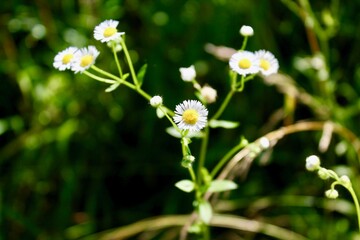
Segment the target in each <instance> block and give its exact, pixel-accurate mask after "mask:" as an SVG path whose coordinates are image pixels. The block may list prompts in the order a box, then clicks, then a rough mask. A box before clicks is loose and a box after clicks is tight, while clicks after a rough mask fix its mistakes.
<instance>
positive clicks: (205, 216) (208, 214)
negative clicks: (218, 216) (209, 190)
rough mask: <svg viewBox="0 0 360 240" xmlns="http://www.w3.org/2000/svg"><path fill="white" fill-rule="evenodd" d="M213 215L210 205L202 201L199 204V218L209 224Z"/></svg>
mask: <svg viewBox="0 0 360 240" xmlns="http://www.w3.org/2000/svg"><path fill="white" fill-rule="evenodd" d="M212 216H213V211H212V207H211V205H210V203H209V202H206V201H203V202H200V204H199V217H200V219H201V220H202V221H203V222H204V223H206V224H209V223H210V220H211V218H212Z"/></svg>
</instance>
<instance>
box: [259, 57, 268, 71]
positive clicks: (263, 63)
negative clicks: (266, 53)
mask: <svg viewBox="0 0 360 240" xmlns="http://www.w3.org/2000/svg"><path fill="white" fill-rule="evenodd" d="M260 67H261V68H262V69H264V70H265V71H266V70H268V69H269V68H270V63H269V61H267V60H265V59H261V60H260Z"/></svg>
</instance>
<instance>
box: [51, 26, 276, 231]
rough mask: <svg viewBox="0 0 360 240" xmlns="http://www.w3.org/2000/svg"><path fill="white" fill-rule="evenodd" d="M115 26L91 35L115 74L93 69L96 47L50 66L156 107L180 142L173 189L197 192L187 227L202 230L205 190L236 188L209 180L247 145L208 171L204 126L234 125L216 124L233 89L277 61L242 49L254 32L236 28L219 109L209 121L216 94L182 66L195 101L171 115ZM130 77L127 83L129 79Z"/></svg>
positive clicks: (207, 214) (208, 211)
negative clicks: (195, 140) (238, 43)
mask: <svg viewBox="0 0 360 240" xmlns="http://www.w3.org/2000/svg"><path fill="white" fill-rule="evenodd" d="M118 24H119V22H118V21H115V20H106V21H104V22H102V23H100V24H99V25H98V26H96V27H95V29H94V32H93V36H94V38H95V39H96V40H98V41H100V42H101V43H106V44H107V45H108V46H109V47H110V48H111V49H112V52H113V55H114V60H115V63H116V66H117V70H118V75H115V74H112V73H110V72H107V71H105V70H103V69H100V68H98V67H96V66H95V61H96V59H97V57H98V56H99V54H100V52H99V51H98V50H97V49H96V47H95V46H87V47H83V48H77V47H74V46H71V47H68V48H66V49H65V50H63V51H61V52H59V53H58V54H57V55H56V56H55V58H54V62H53V66H54V67H55V68H56V69H58V70H60V71H64V70H71V71H73V72H74V73H84V74H86V75H87V76H89V77H91V78H93V79H95V80H97V81H100V82H103V83H107V84H110V86H109V87H108V88H106V90H105V91H106V92H110V91H114V90H115V89H117V88H118V87H119V86H125V87H128V88H130V89H132V90H134V91H135V92H137V93H138V94H140V95H141V96H143V97H144V98H145V99H146V100H147V101H148V103H149V104H150V106H152V107H153V108H155V109H156V113H157V116H158V117H159V118H161V117H166V118H167V119H168V120H169V122H170V123H171V125H172V127H170V128H168V129H167V130H168V133H170V134H171V135H173V136H175V137H178V138H180V143H181V150H182V161H181V165H182V166H183V167H184V168H186V169H188V171H189V174H190V178H191V179H185V180H181V181H179V182H177V183H176V184H175V186H176V187H177V188H179V189H180V190H183V191H184V192H192V191H195V192H196V194H195V200H194V207H195V211H196V212H197V213H198V216H199V221H198V224H199V225H197V227H198V228H196V227H193V228H192V229H193V230H194V229H198V232H206V230H205V228H206V226H207V225H208V224H209V222H210V220H211V217H212V207H211V204H210V203H209V201H208V200H207V199H205V195H206V193H209V192H221V191H229V190H232V189H235V188H237V185H236V184H235V183H234V182H232V181H230V180H216V179H214V177H215V176H216V175H217V174H218V172H219V170H220V168H221V167H223V166H224V164H226V162H227V161H229V159H230V157H231V156H232V155H233V154H234V153H235V151H236V150H239V149H241V148H243V147H245V146H246V145H247V144H248V142H247V140H246V139H242V141H241V142H240V143H239V144H238V145H237V146H235V147H234V148H233V149H232V150H230V152H229V153H227V154H225V156H224V157H223V158H222V159H221V160H220V161H219V163H218V164H217V166H215V167H214V169H213V170H212V171H211V173H209V172H208V170H207V169H206V168H205V166H204V165H205V158H206V150H207V147H208V146H207V144H208V138H209V128H217V127H223V128H235V127H237V126H238V123H237V122H230V121H225V120H218V118H219V117H220V116H221V114H222V112H223V111H224V109H225V108H226V106H227V105H228V103H229V101H230V99H231V97H232V96H233V94H234V93H235V92H236V91H242V90H243V88H244V83H245V82H246V81H247V80H250V79H252V78H253V77H254V76H255V75H256V74H263V75H266V76H267V75H270V74H273V73H276V72H277V71H278V68H279V64H278V61H277V59H276V58H275V57H274V55H273V54H272V53H270V52H268V51H265V50H260V51H257V52H255V53H252V52H250V51H245V50H244V49H245V47H246V42H247V39H248V37H249V36H252V35H253V34H254V31H253V29H252V28H251V27H250V26H243V27H242V28H241V29H240V33H241V34H242V35H243V36H244V41H243V45H242V48H241V50H239V51H238V52H236V53H235V54H233V55H232V56H231V58H230V60H229V65H230V68H231V69H230V73H231V74H232V75H231V76H232V80H231V89H230V92H229V94H228V95H227V96H226V97H225V99H224V101H223V102H222V104H221V105H220V107H219V109H218V111H217V112H215V114H214V115H213V116H212V117H211V118H210V119H209V118H208V114H209V111H208V109H207V105H208V104H211V103H214V102H215V101H216V100H217V91H216V89H214V88H212V87H211V86H210V85H209V84H208V83H205V84H200V83H199V82H198V81H197V79H196V78H197V73H196V69H195V66H194V65H191V66H189V67H181V68H179V72H180V78H181V79H182V80H183V81H184V82H188V83H192V84H193V87H194V89H195V95H196V97H197V99H188V100H184V101H182V102H181V103H179V104H178V105H176V106H175V110H174V111H172V110H170V109H169V108H167V107H166V106H165V102H164V100H163V98H162V97H161V96H160V95H150V94H148V93H146V92H145V91H144V90H143V89H142V82H143V78H144V75H145V73H146V68H147V65H146V64H145V65H144V66H142V67H141V68H140V69H139V70H138V71H137V72H136V71H135V69H134V66H133V64H132V60H131V57H130V54H129V52H128V50H127V47H126V43H125V40H124V39H123V35H124V34H125V33H124V32H119V31H118V30H117V26H118ZM119 53H123V57H124V58H125V61H123V62H121V61H120V60H119V58H118V54H119ZM121 63H126V64H127V65H128V68H126V69H128V71H129V72H124V68H123V67H122V66H121ZM236 73H238V74H239V75H240V76H241V79H240V81H238V79H237V76H238V75H237V74H236ZM129 79H132V81H130V80H129ZM194 136H197V137H199V138H202V141H203V142H202V146H201V150H200V153H199V156H198V157H195V156H194V155H193V154H192V151H191V149H190V144H191V142H192V137H194ZM259 144H260V145H259V146H260V148H256V150H254V151H253V153H254V154H255V153H258V152H259V151H261V150H263V149H267V148H268V147H269V146H270V142H269V140H268V139H267V138H262V139H261V140H260V142H259ZM197 159H198V160H197ZM194 162H196V163H197V171H194V169H193V163H194Z"/></svg>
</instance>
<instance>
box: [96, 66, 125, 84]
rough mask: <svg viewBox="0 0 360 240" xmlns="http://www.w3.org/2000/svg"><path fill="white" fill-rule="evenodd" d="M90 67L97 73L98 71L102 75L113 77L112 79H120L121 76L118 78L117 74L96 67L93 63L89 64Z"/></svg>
mask: <svg viewBox="0 0 360 240" xmlns="http://www.w3.org/2000/svg"><path fill="white" fill-rule="evenodd" d="M91 69H93V70H95V71H97V72H98V73H100V74H102V75H104V76H107V77H109V78H112V79H114V80H116V81H119V80H121V78H119V77H118V76H115V75H114V74H111V73H109V72H107V71H105V70H102V69H101V68H98V67H97V66H95V65H92V66H91Z"/></svg>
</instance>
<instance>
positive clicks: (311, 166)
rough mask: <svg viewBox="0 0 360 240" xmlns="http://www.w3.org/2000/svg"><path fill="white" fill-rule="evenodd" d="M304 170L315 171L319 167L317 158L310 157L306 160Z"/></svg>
mask: <svg viewBox="0 0 360 240" xmlns="http://www.w3.org/2000/svg"><path fill="white" fill-rule="evenodd" d="M305 167H306V169H307V170H308V171H315V170H316V169H318V168H319V167H320V159H319V157H318V156H315V155H311V156H309V157H307V158H306V165H305Z"/></svg>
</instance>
